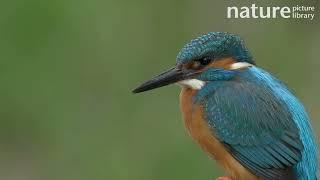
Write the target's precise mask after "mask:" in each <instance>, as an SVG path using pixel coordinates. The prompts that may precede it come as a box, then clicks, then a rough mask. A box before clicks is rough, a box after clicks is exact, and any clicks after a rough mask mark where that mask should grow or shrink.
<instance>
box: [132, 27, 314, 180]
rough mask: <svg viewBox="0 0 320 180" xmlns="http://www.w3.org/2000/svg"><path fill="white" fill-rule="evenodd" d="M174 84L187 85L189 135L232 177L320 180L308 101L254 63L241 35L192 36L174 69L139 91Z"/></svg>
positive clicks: (184, 100) (184, 102) (184, 98)
mask: <svg viewBox="0 0 320 180" xmlns="http://www.w3.org/2000/svg"><path fill="white" fill-rule="evenodd" d="M172 83H178V84H180V85H181V86H182V88H183V90H182V92H181V96H180V104H181V109H182V113H183V115H184V120H185V124H186V126H187V129H188V130H189V133H190V134H191V136H192V137H193V138H194V139H195V140H196V141H197V142H198V143H199V144H200V145H201V147H202V148H203V149H205V150H206V151H207V152H208V153H209V154H210V155H212V156H213V157H215V158H216V159H217V161H218V162H219V163H220V164H222V165H223V167H224V168H225V169H226V170H227V171H228V173H229V174H230V175H231V177H232V178H234V179H241V180H247V179H250V180H251V179H276V180H287V179H296V180H315V179H317V174H318V158H317V155H318V154H317V153H318V152H317V145H316V142H315V137H314V134H313V130H312V128H311V125H310V123H309V117H308V115H307V113H306V111H305V109H304V107H303V105H302V104H301V103H300V101H299V100H298V99H297V98H296V97H295V96H294V95H293V94H292V93H291V92H290V90H288V88H287V87H286V86H285V85H284V84H283V83H282V82H281V81H279V80H278V79H276V78H275V77H273V76H272V75H271V74H269V73H268V72H266V71H264V70H263V69H260V68H258V67H256V66H255V62H254V60H253V58H252V56H251V54H250V52H249V51H248V49H247V48H246V46H245V44H244V41H243V40H242V39H241V38H240V37H239V36H237V35H235V34H231V33H225V32H210V33H207V34H204V35H202V36H200V37H198V38H196V39H193V40H191V42H189V43H187V44H186V45H185V46H184V47H183V48H182V49H181V51H180V52H179V54H178V56H177V60H176V66H175V67H173V68H171V69H169V70H168V71H166V72H164V73H162V74H160V75H158V76H155V77H154V78H153V79H151V80H149V81H147V82H145V83H143V84H142V85H141V86H139V87H138V88H136V89H135V90H134V91H133V92H135V93H139V92H143V91H147V90H151V89H154V88H158V87H161V86H166V85H169V84H172ZM199 109H201V110H199ZM197 110H198V111H197ZM199 111H200V113H199ZM204 124H205V125H204ZM208 126H209V127H208ZM217 156H219V157H217ZM235 164H236V165H235Z"/></svg>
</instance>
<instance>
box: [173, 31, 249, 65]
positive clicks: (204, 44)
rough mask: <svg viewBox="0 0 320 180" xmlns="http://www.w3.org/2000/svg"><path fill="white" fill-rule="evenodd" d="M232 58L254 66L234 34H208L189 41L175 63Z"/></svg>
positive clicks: (244, 47)
mask: <svg viewBox="0 0 320 180" xmlns="http://www.w3.org/2000/svg"><path fill="white" fill-rule="evenodd" d="M204 56H208V57H212V58H224V57H233V58H234V59H235V60H236V61H238V62H248V63H250V64H255V63H254V61H253V59H252V56H251V54H250V52H249V51H248V49H247V47H246V46H245V44H244V41H243V40H242V39H241V38H240V37H239V36H238V35H235V34H231V33H226V32H209V33H207V34H204V35H201V36H200V37H198V38H195V39H193V40H191V42H189V43H187V44H186V45H185V46H184V47H183V48H182V49H181V51H180V52H179V54H178V56H177V63H182V62H187V61H192V60H196V59H200V58H203V57H204Z"/></svg>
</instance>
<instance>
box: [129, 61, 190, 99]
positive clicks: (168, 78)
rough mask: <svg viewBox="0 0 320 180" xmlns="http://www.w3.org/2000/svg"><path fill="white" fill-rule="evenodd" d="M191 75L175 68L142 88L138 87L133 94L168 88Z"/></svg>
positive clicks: (154, 78)
mask: <svg viewBox="0 0 320 180" xmlns="http://www.w3.org/2000/svg"><path fill="white" fill-rule="evenodd" d="M190 75H192V74H191V73H187V72H186V71H185V70H182V69H179V68H177V67H173V68H171V69H169V70H167V71H165V72H163V73H161V74H159V75H158V76H155V77H153V78H152V79H150V80H149V81H146V82H144V83H143V84H141V85H140V86H138V87H137V88H136V89H134V90H133V91H132V92H133V93H140V92H144V91H148V90H151V89H155V88H159V87H162V86H166V85H169V84H173V83H175V82H178V81H181V80H184V79H186V78H189V77H190Z"/></svg>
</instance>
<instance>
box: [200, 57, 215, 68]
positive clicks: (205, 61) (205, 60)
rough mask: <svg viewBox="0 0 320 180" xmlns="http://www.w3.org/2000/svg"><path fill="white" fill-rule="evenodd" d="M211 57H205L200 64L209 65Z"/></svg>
mask: <svg viewBox="0 0 320 180" xmlns="http://www.w3.org/2000/svg"><path fill="white" fill-rule="evenodd" d="M211 59H212V58H210V57H204V58H202V59H200V60H199V62H200V64H201V65H203V66H204V65H208V64H209V63H210V62H211Z"/></svg>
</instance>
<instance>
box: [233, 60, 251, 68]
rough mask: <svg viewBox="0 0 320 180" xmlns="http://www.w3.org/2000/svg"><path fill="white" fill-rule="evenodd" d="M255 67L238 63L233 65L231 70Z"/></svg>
mask: <svg viewBox="0 0 320 180" xmlns="http://www.w3.org/2000/svg"><path fill="white" fill-rule="evenodd" d="M252 66H253V65H252V64H250V63H247V62H237V63H233V64H231V66H230V69H242V68H246V67H252Z"/></svg>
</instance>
